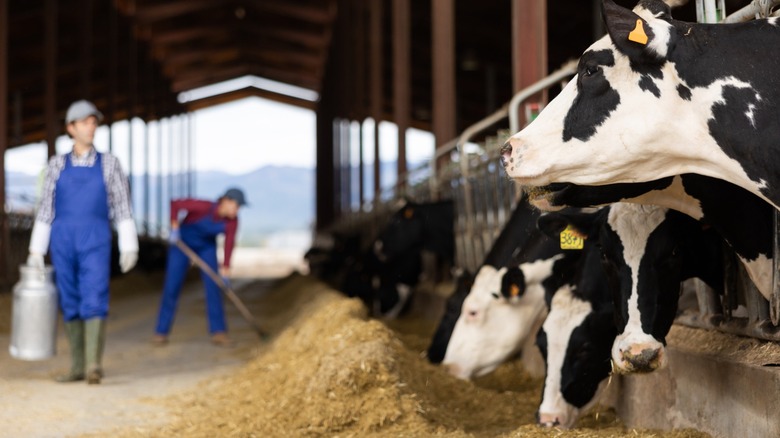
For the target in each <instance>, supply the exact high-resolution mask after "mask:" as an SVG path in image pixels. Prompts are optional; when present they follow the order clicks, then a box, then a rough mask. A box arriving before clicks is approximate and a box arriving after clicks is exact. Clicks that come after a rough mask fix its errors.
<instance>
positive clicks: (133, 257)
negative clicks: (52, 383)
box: [27, 100, 138, 384]
mask: <svg viewBox="0 0 780 438" xmlns="http://www.w3.org/2000/svg"><path fill="white" fill-rule="evenodd" d="M102 120H103V114H101V113H100V111H98V110H97V108H95V105H93V104H92V103H91V102H88V101H86V100H79V101H76V102H74V103H73V104H71V105H70V107H69V108H68V111H67V113H66V116H65V124H66V125H65V128H66V130H67V131H68V134H69V135H70V137H71V138H72V139H73V150H72V151H71V152H70V153H68V154H65V155H58V156H54V157H52V158H51V159H50V160H49V164H48V167H47V168H46V172H45V176H44V184H43V188H42V191H41V200H40V203H39V205H38V212H37V215H36V218H35V225H34V226H33V231H32V236H31V238H30V246H29V250H30V255H29V256H28V258H27V264H28V265H30V266H36V267H43V266H44V260H43V257H44V255H45V254H46V253H47V252H50V257H51V262H52V265H54V273H55V283H56V285H57V292H58V295H59V304H60V309H61V311H62V316H63V319H64V320H65V331H66V333H67V337H68V342H69V344H70V354H71V368H70V371H69V372H68V373H66V374H65V375H62V376H58V377H57V381H59V382H74V381H78V380H84V379H85V378H86V379H87V382H88V383H90V384H95V383H100V380H101V378H102V377H103V369H102V357H103V347H104V345H105V319H106V316H107V315H108V301H109V291H108V285H109V280H110V274H111V220H112V219H113V221H114V222H115V223H116V228H117V234H118V244H119V265H120V268H121V270H122V272H127V271H129V270H130V269H132V268H133V266H135V263H136V261H137V260H138V235H137V234H136V229H135V222H134V221H133V217H132V210H131V207H130V190H129V187H128V183H127V177H125V174H124V173H123V172H122V168H121V166H120V164H119V160H118V159H117V158H116V157H115V156H113V155H111V154H106V153H101V152H97V151H96V150H95V148H94V146H93V145H92V141H93V139H94V137H95V130H96V129H97V127H98V124H99V123H100V122H101V121H102Z"/></svg>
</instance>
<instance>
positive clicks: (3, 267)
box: [0, 0, 10, 286]
mask: <svg viewBox="0 0 780 438" xmlns="http://www.w3.org/2000/svg"><path fill="white" fill-rule="evenodd" d="M8 3H9V0H0V96H2V97H3V99H0V206H4V205H5V151H6V150H7V149H8V99H6V98H5V97H6V96H8ZM9 235H10V233H9V232H8V215H7V214H6V212H5V208H1V209H0V284H2V285H3V286H5V285H7V284H8V283H9V280H10V279H9V276H8V273H9V271H8V258H9V257H8V256H9V249H10V247H9V245H8V238H9Z"/></svg>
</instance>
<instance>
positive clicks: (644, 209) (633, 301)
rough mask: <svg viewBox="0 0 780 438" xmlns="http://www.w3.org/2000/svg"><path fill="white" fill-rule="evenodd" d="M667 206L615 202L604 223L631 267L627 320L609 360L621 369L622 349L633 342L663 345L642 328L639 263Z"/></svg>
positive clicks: (625, 348)
mask: <svg viewBox="0 0 780 438" xmlns="http://www.w3.org/2000/svg"><path fill="white" fill-rule="evenodd" d="M666 211H667V210H666V209H665V208H662V207H658V206H654V205H641V204H628V203H616V204H613V205H612V208H611V209H610V211H609V215H608V217H607V223H608V224H609V226H610V227H611V228H612V229H613V230H614V231H615V233H616V234H617V235H618V237H619V238H620V241H621V243H622V244H623V259H624V260H625V262H626V265H628V267H629V269H630V270H631V294H630V295H629V297H628V303H627V310H628V320H627V321H626V327H625V329H624V330H623V332H622V333H620V334H619V335H618V337H617V339H615V342H614V344H612V360H613V361H614V362H615V364H616V365H617V366H618V368H620V369H626V368H627V367H626V366H624V364H623V360H622V356H621V354H620V353H621V351H625V350H627V349H628V348H630V346H632V345H652V346H658V347H662V345H661V343H660V342H658V341H656V340H655V339H654V338H653V337H652V335H651V334H647V333H644V332H643V331H642V321H641V315H640V313H641V312H640V309H639V294H638V285H639V265H640V263H641V261H642V257H643V256H644V254H645V251H646V249H647V241H648V238H649V237H650V233H652V232H653V230H655V229H656V228H658V226H659V225H660V224H661V223H662V222H663V221H664V219H665V218H666Z"/></svg>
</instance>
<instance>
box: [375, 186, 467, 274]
mask: <svg viewBox="0 0 780 438" xmlns="http://www.w3.org/2000/svg"><path fill="white" fill-rule="evenodd" d="M454 224H455V204H454V202H453V201H452V200H446V201H438V202H426V203H417V202H412V201H406V202H405V204H404V205H403V206H402V207H401V208H400V209H399V210H398V211H396V212H395V213H393V216H392V217H391V218H390V221H389V222H388V224H387V225H386V226H385V228H384V229H383V230H382V232H381V233H380V234H379V236H378V237H377V239H376V241H375V242H374V252H375V253H376V255H377V257H378V258H379V260H381V261H383V262H384V261H388V260H392V259H394V258H396V257H397V256H399V255H400V254H403V253H405V252H406V251H408V250H409V249H411V248H417V247H419V248H422V249H424V250H427V251H430V252H432V253H434V254H436V255H438V256H439V257H440V258H441V261H442V262H444V263H447V264H449V265H450V266H451V265H452V262H453V260H454V259H455V231H454V229H455V225H454Z"/></svg>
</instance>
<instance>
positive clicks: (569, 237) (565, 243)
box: [561, 225, 585, 249]
mask: <svg viewBox="0 0 780 438" xmlns="http://www.w3.org/2000/svg"><path fill="white" fill-rule="evenodd" d="M584 246H585V236H583V235H582V234H580V233H578V232H577V230H575V229H574V228H572V226H571V225H568V226H566V228H565V229H564V230H563V231H561V249H582V248H583V247H584Z"/></svg>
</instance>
